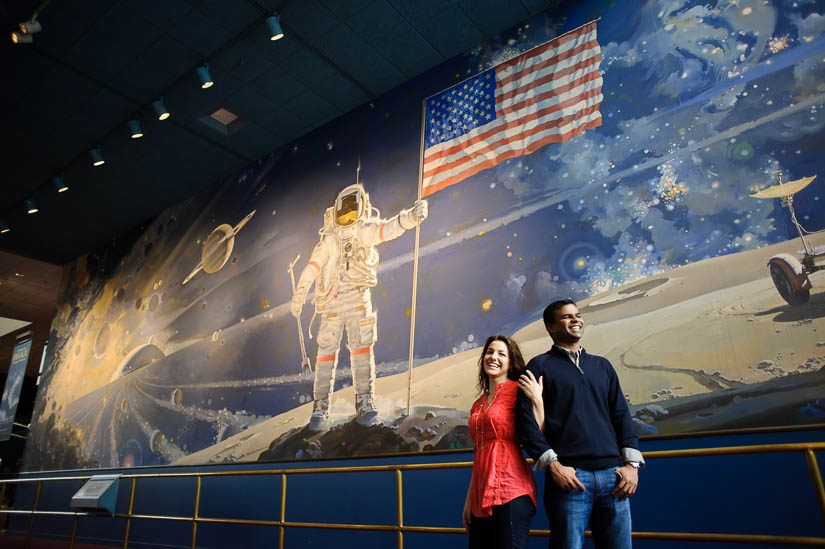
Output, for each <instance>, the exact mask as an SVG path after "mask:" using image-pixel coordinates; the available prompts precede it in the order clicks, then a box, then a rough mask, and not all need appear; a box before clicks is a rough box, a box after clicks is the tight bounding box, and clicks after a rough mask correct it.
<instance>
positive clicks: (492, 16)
mask: <svg viewBox="0 0 825 549" xmlns="http://www.w3.org/2000/svg"><path fill="white" fill-rule="evenodd" d="M559 3H560V2H559V1H558V0H508V1H504V0H233V1H230V0H118V1H114V0H83V1H82V2H70V1H67V0H51V1H49V0H45V1H41V0H38V1H31V0H0V23H2V25H0V28H3V29H5V30H6V32H7V33H10V32H11V31H12V30H15V29H16V27H17V24H18V23H19V22H21V21H26V20H29V19H30V18H31V17H32V15H33V14H34V13H35V12H36V11H39V16H38V21H39V22H40V23H41V25H42V29H43V30H42V32H40V33H39V34H36V35H34V42H33V43H32V44H20V45H14V44H12V43H11V40H9V38H8V36H9V35H8V34H6V35H5V36H4V37H3V39H2V40H0V59H2V61H1V62H2V67H0V70H2V74H3V81H4V85H3V86H0V101H2V105H3V109H2V112H3V116H4V117H5V120H6V122H5V124H4V125H3V127H4V128H6V134H7V135H9V136H11V139H10V140H7V144H6V145H4V146H3V147H2V149H1V150H0V155H1V157H2V160H3V163H2V165H3V166H4V173H3V174H2V176H0V178H2V179H0V180H2V185H0V220H2V221H4V222H5V223H6V224H8V226H9V227H10V228H11V231H10V232H8V233H5V234H2V235H0V250H5V251H7V252H13V253H14V254H19V255H22V256H25V257H27V258H33V259H37V260H40V261H44V262H47V263H52V264H63V263H66V262H68V261H70V260H71V259H73V258H75V257H77V256H78V255H80V254H82V253H85V252H88V251H91V250H95V249H98V248H99V247H101V246H102V245H105V244H106V243H107V242H111V241H112V240H113V239H114V238H115V237H117V236H118V235H121V234H123V233H125V232H127V231H129V230H130V229H134V228H135V227H138V226H139V225H141V224H142V223H144V222H146V221H148V220H150V219H151V218H152V217H153V216H155V215H156V214H158V213H159V212H161V211H163V210H164V209H166V208H167V207H169V206H171V205H172V204H175V203H176V202H178V201H180V200H182V199H183V198H185V197H188V196H191V195H192V194H194V193H196V192H198V191H200V190H202V189H204V188H206V187H209V186H211V185H214V184H215V183H217V182H219V181H221V180H222V179H224V178H225V177H227V176H229V175H231V174H232V173H234V172H236V171H238V170H239V169H240V168H242V167H244V166H246V165H249V164H251V163H252V162H254V161H255V160H257V159H258V158H260V157H262V156H263V155H266V154H268V153H270V152H273V151H276V150H278V149H279V148H281V147H284V146H286V145H288V144H289V143H290V142H292V141H293V140H295V139H297V138H299V137H301V136H302V135H304V134H306V133H307V132H309V131H311V130H312V129H314V128H317V127H319V126H321V125H322V124H324V123H325V122H327V121H330V120H332V119H334V118H336V117H338V116H340V115H342V114H344V113H346V112H348V111H350V110H352V109H353V108H355V107H357V106H359V105H361V104H363V103H365V102H368V101H370V100H371V99H373V98H375V97H377V96H379V95H381V94H382V93H384V92H386V91H388V90H390V89H392V88H394V87H396V86H398V85H399V84H401V83H403V82H405V81H407V80H409V79H411V78H413V77H414V76H416V75H419V74H421V73H423V72H424V71H426V70H428V69H430V68H431V67H434V66H436V65H438V64H440V63H442V62H444V61H446V60H448V59H450V58H451V57H454V56H456V55H458V54H460V53H462V52H464V51H466V50H468V49H470V48H472V47H473V46H475V45H477V44H478V43H480V42H482V41H483V40H485V39H486V38H489V37H492V36H495V35H497V34H499V33H501V32H502V31H504V30H506V29H508V28H510V27H512V26H515V25H517V24H518V23H520V22H522V21H524V20H525V19H527V18H529V17H530V16H532V15H534V14H537V13H539V12H541V11H544V10H546V9H548V8H549V7H551V6H555V5H558V4H559ZM274 11H277V12H278V13H279V14H280V22H281V26H282V28H283V30H284V34H285V37H284V38H283V39H281V40H278V41H270V40H269V33H268V31H267V27H266V24H265V19H266V18H267V17H269V16H270V15H272V13H273V12H274ZM204 63H207V64H208V67H209V70H210V72H211V75H212V77H213V80H214V82H215V85H214V86H212V87H211V88H209V89H206V90H204V89H201V87H200V82H199V80H198V78H197V76H196V74H195V71H196V69H197V68H198V67H199V66H201V65H203V64H204ZM160 97H162V98H163V100H164V103H165V105H166V107H167V108H168V110H169V111H170V113H171V117H170V118H169V119H167V120H165V121H159V120H158V119H157V116H156V115H155V114H154V111H153V110H152V108H151V103H152V101H153V100H155V99H158V98H160ZM219 107H225V108H227V109H229V110H231V111H233V112H235V113H236V114H238V115H240V116H241V117H242V118H243V119H244V120H245V121H246V123H245V125H243V126H242V127H241V128H240V129H238V130H237V131H235V132H233V133H231V134H230V135H226V134H225V132H220V131H217V130H215V129H213V128H211V127H209V126H207V125H205V124H203V123H202V122H201V121H199V119H200V118H202V117H205V116H208V115H209V114H210V113H212V112H213V111H215V110H216V109H217V108H219ZM133 116H137V117H138V119H139V121H140V124H141V126H142V129H143V132H144V134H145V135H144V137H142V138H141V139H136V140H134V139H131V138H130V136H129V132H128V130H127V122H128V120H129V119H130V118H132V117H133ZM95 146H100V147H101V150H102V154H103V157H104V159H105V160H106V163H105V164H104V165H103V166H100V167H92V166H91V163H90V161H89V150H90V149H91V148H93V147H95ZM57 175H62V177H63V178H64V181H65V182H66V184H67V185H68V187H69V190H68V191H67V192H63V193H58V192H57V191H56V189H55V187H54V186H53V184H52V181H51V180H52V178H53V177H54V176H57ZM26 199H32V200H34V201H35V203H36V204H37V206H38V208H39V212H38V213H36V214H33V215H29V214H27V213H26V211H25V209H24V201H25V200H26ZM5 260H6V258H5V257H2V256H0V262H2V261H5Z"/></svg>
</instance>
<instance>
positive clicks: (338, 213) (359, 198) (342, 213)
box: [334, 183, 371, 227]
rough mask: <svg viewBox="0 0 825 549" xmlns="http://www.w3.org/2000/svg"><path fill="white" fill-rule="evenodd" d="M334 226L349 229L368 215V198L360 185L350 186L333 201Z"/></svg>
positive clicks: (369, 206) (369, 208) (369, 207)
mask: <svg viewBox="0 0 825 549" xmlns="http://www.w3.org/2000/svg"><path fill="white" fill-rule="evenodd" d="M334 208H335V224H336V225H337V226H339V227H349V226H350V225H353V224H355V223H357V222H358V221H359V220H361V219H364V218H365V217H368V216H369V215H370V210H371V205H370V196H369V194H367V191H365V190H364V186H363V185H361V184H360V183H356V184H354V185H350V186H349V187H346V188H344V189H343V190H342V191H341V192H340V193H338V198H336V199H335V206H334Z"/></svg>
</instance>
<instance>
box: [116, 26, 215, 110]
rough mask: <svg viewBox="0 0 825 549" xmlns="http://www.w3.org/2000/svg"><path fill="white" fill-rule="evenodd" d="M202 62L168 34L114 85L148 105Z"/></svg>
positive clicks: (139, 58)
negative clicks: (183, 74) (182, 75)
mask: <svg viewBox="0 0 825 549" xmlns="http://www.w3.org/2000/svg"><path fill="white" fill-rule="evenodd" d="M199 60H200V56H198V55H197V54H196V53H195V52H194V51H193V50H192V49H190V48H189V47H187V46H184V45H183V44H181V43H180V42H178V41H177V40H175V39H173V38H171V37H169V36H167V35H164V36H161V37H160V39H159V40H158V41H157V42H155V43H154V44H152V45H151V46H150V47H149V48H147V49H146V50H145V51H144V52H143V54H142V55H140V56H139V57H137V58H136V59H134V60H133V61H132V62H131V63H129V65H128V66H127V67H126V68H125V69H124V70H123V71H121V73H120V74H119V75H117V76H116V77H114V78H113V79H112V82H111V83H112V85H114V86H116V87H118V88H119V89H122V90H126V91H128V93H129V94H130V95H132V96H134V97H135V98H137V99H140V101H141V102H143V103H148V102H149V101H153V100H154V99H156V98H157V95H158V94H160V93H161V91H163V90H165V89H166V88H168V87H169V85H170V84H171V83H172V82H174V81H175V80H176V79H177V78H178V77H179V76H180V75H181V74H182V73H185V72H186V71H188V70H191V68H192V67H194V66H195V65H197V63H198V61H199Z"/></svg>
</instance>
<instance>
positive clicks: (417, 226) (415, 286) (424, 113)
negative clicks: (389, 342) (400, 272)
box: [407, 100, 427, 416]
mask: <svg viewBox="0 0 825 549" xmlns="http://www.w3.org/2000/svg"><path fill="white" fill-rule="evenodd" d="M426 116H427V101H426V100H424V101H421V145H420V147H419V156H418V200H421V187H422V184H423V177H424V126H425V123H426ZM420 236H421V220H420V219H418V218H416V219H415V247H414V248H413V282H412V305H410V354H409V357H408V359H407V416H409V415H410V403H411V401H412V370H413V351H414V348H415V303H416V297H417V294H418V291H417V290H418V248H419V243H420V240H421V239H420Z"/></svg>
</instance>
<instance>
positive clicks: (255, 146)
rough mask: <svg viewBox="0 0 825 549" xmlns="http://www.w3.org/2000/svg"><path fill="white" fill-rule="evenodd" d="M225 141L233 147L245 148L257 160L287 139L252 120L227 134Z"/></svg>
mask: <svg viewBox="0 0 825 549" xmlns="http://www.w3.org/2000/svg"><path fill="white" fill-rule="evenodd" d="M225 141H226V143H227V144H229V145H230V146H231V147H233V148H235V149H238V150H243V151H245V152H246V154H247V155H249V156H251V157H252V158H253V159H255V160H257V159H258V158H260V157H262V156H263V155H265V154H268V153H271V152H272V151H274V150H275V149H277V148H278V147H279V146H281V145H283V143H284V141H285V140H284V138H283V137H280V136H278V135H277V134H273V133H272V132H270V131H269V130H268V129H266V128H264V127H263V126H259V125H258V124H255V123H254V122H252V123H249V124H247V125H246V126H244V127H243V128H241V129H239V130H238V131H236V132H235V133H233V134H232V135H230V136H227V137H226V140H225Z"/></svg>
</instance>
